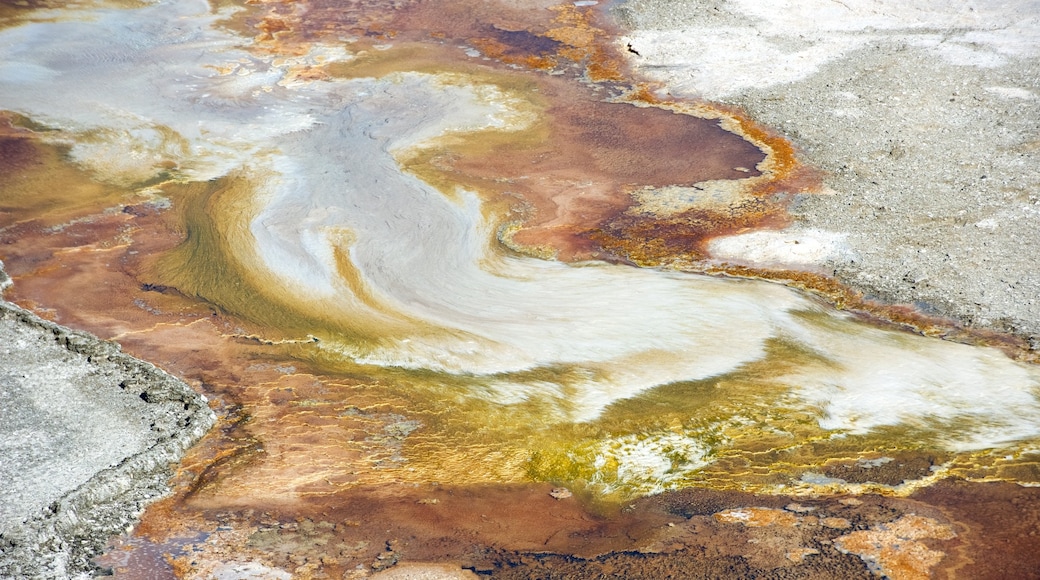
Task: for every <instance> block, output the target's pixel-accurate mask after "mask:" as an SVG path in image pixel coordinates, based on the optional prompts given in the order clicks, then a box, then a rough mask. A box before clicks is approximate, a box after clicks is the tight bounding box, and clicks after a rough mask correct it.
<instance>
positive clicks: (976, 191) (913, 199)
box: [615, 0, 1040, 348]
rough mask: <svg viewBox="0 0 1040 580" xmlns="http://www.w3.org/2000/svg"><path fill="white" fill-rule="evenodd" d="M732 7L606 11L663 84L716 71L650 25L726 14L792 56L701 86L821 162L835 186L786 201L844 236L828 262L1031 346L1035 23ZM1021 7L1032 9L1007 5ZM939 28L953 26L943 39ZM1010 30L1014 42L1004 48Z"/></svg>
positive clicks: (813, 222) (754, 39)
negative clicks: (732, 82)
mask: <svg viewBox="0 0 1040 580" xmlns="http://www.w3.org/2000/svg"><path fill="white" fill-rule="evenodd" d="M743 4H746V3H743ZM773 4H776V5H780V4H781V3H780V2H773ZM853 4H855V3H853ZM882 4H883V3H882ZM1019 4H1023V5H1025V4H1024V0H1023V2H1019ZM915 6H918V5H915ZM936 6H938V4H936ZM1008 6H1014V3H1009V4H1008ZM878 7H879V8H878V9H882V10H883V6H881V5H880V4H878ZM835 8H836V9H837V5H835ZM998 8H999V7H994V6H989V7H988V8H987V9H992V10H997V9H998ZM741 9H746V6H744V7H743V8H742V4H741V3H738V2H733V1H724V0H713V1H709V0H688V1H684V2H675V1H673V0H632V1H631V2H626V3H625V4H623V5H622V6H621V7H620V8H619V9H617V10H616V11H615V13H616V15H617V16H618V17H619V18H620V19H621V21H622V23H623V24H624V25H626V26H628V27H629V28H630V29H631V30H632V31H633V33H632V41H633V42H634V43H635V45H634V46H635V47H636V48H637V50H639V51H640V52H641V53H643V56H635V55H632V61H633V63H634V64H635V65H636V66H637V67H639V66H640V65H641V59H642V64H643V65H644V66H643V68H642V69H641V70H642V71H643V73H644V74H647V75H649V76H651V77H654V76H656V77H657V78H668V79H672V80H673V81H674V83H673V85H672V86H670V87H669V89H670V90H671V91H672V93H673V94H679V95H685V96H697V95H698V94H699V93H698V90H697V82H703V83H705V84H710V81H711V79H712V78H715V77H713V76H712V73H711V71H705V70H701V71H700V72H697V71H695V70H694V69H695V68H697V67H701V68H705V67H711V66H712V64H711V63H710V62H707V61H703V60H698V59H697V58H696V56H691V55H690V54H689V53H688V52H686V53H684V52H682V50H681V49H680V47H676V46H671V47H669V46H663V45H662V46H654V45H653V42H654V40H655V39H658V38H664V37H660V36H653V35H655V34H660V33H661V31H667V33H668V34H671V35H673V36H670V37H668V38H671V39H673V40H674V39H676V38H683V37H684V36H685V35H693V34H697V32H698V31H703V30H706V29H708V28H711V27H716V28H717V27H727V28H726V30H731V31H732V32H731V33H727V34H729V35H730V36H727V37H726V39H727V40H732V42H733V43H734V46H746V47H748V50H756V49H762V46H763V43H769V44H768V46H766V48H765V49H762V50H765V51H768V50H772V51H775V53H773V55H772V56H773V57H775V59H776V62H775V66H776V67H777V68H780V67H788V68H789V70H788V72H787V73H783V72H781V73H778V75H777V78H780V77H781V76H783V74H787V76H788V77H789V78H786V79H784V80H782V81H778V80H777V78H771V79H766V78H763V81H762V82H761V83H760V85H761V86H754V85H751V86H744V87H741V88H740V89H739V90H736V91H734V90H728V89H725V88H722V89H720V88H719V87H714V88H709V90H708V91H707V94H704V95H703V96H705V97H708V98H711V99H713V100H718V101H722V102H725V103H728V104H735V105H738V106H740V107H742V108H744V109H745V110H747V111H748V112H749V113H750V115H751V117H753V118H755V119H757V120H759V121H761V122H763V123H764V124H766V125H768V126H771V127H773V128H775V129H776V130H777V131H778V132H779V133H780V134H782V135H784V136H786V137H788V138H790V139H791V140H792V141H793V142H794V144H795V145H796V146H797V147H798V149H799V151H800V152H801V155H802V158H803V159H804V160H805V161H807V162H808V163H809V164H810V165H812V166H815V167H818V168H820V169H822V170H823V171H824V172H826V178H825V180H826V184H827V185H828V186H829V187H830V188H831V189H833V190H834V191H835V192H836V193H835V194H834V195H816V196H805V197H802V198H801V199H799V200H798V201H797V203H796V206H795V213H796V215H797V220H798V221H797V224H796V225H797V226H798V227H802V228H816V229H821V230H827V231H836V232H842V233H845V234H847V241H848V243H849V245H850V246H851V249H852V251H851V252H847V253H845V254H843V256H844V257H843V258H841V259H837V260H834V261H832V262H830V263H827V264H822V265H821V266H823V268H824V269H825V271H827V272H829V273H833V274H834V275H835V276H837V277H838V278H839V279H840V280H842V281H843V282H845V283H847V284H849V285H850V286H852V287H854V288H857V289H859V290H861V291H863V292H864V293H866V294H867V295H868V296H872V297H877V298H880V299H882V300H884V301H888V302H894V303H912V304H917V305H919V306H921V307H923V308H924V309H926V310H930V311H932V312H934V313H938V314H941V315H945V316H949V317H952V318H955V319H957V320H959V321H962V322H964V323H966V324H968V325H971V326H975V327H981V328H987V329H996V330H1000V331H1005V332H1011V333H1015V334H1017V335H1020V336H1022V337H1024V338H1026V339H1028V340H1030V341H1031V343H1032V345H1033V347H1034V348H1040V268H1038V258H1037V256H1038V255H1040V254H1038V249H1040V170H1038V166H1040V165H1038V163H1040V58H1038V57H1037V56H1036V54H1035V52H1036V50H1035V49H1036V44H1037V42H1036V38H1035V34H1034V36H1028V35H1027V36H1022V34H1024V33H1021V32H1015V31H1005V32H1001V30H1003V29H1004V27H1005V24H1006V23H1004V22H1000V23H994V24H993V28H994V30H985V31H975V30H970V29H969V30H960V29H955V28H953V27H952V25H951V26H950V27H949V28H947V29H941V28H940V29H936V28H934V27H913V26H911V24H912V23H910V22H908V23H907V25H906V27H904V28H900V27H899V22H898V21H894V24H892V25H891V26H892V27H891V28H888V29H874V28H863V29H855V27H854V24H851V23H839V24H836V25H835V28H840V27H842V26H846V27H848V30H839V31H830V32H825V33H820V34H819V35H816V36H813V35H808V34H802V33H803V32H804V31H803V30H801V29H798V28H795V29H784V28H783V26H784V25H777V24H776V23H770V22H767V21H765V20H756V19H754V18H749V17H748V16H747V15H746V14H741V13H740V10H741ZM943 9H944V8H942V7H941V6H939V7H938V8H936V10H943ZM759 10H762V9H761V8H759ZM951 10H952V8H951ZM1003 16H1005V17H1006V18H1005V19H1006V20H1007V22H1013V21H1015V18H1016V15H1014V14H1005V15H1003ZM1027 16H1028V17H1031V18H1034V19H1035V17H1036V15H1035V14H1023V15H1020V18H1019V20H1020V19H1021V17H1027ZM865 21H866V20H865ZM950 21H951V22H952V21H953V19H952V18H951V19H950ZM983 24H985V23H983ZM788 26H794V27H797V26H799V25H798V24H797V23H792V24H789V25H788ZM640 31H643V32H646V31H649V34H643V35H642V36H641V33H640ZM994 31H995V32H994ZM997 33H1002V34H1005V35H1006V36H1005V37H1002V40H1001V42H1004V43H1005V44H1001V45H995V47H994V46H988V45H984V44H973V43H971V42H967V40H964V39H978V38H984V37H982V36H979V35H980V34H990V35H992V34H997ZM741 35H743V36H741ZM843 35H844V36H843ZM857 35H858V37H857ZM852 37H857V38H854V39H853V40H851V41H849V42H847V43H845V42H843V40H842V38H852ZM947 38H949V39H953V40H956V41H957V42H956V43H955V42H952V41H951V42H949V43H947V44H948V45H949V46H947V47H945V48H943V46H942V44H943V42H945V40H946V39H947ZM986 38H988V37H986ZM937 39H938V40H937ZM641 42H642V43H641ZM1010 42H1016V43H1017V44H1015V47H1016V51H1014V52H1011V51H1009V50H1006V46H1005V45H1006V44H1007V43H1010ZM661 44H663V43H661ZM814 46H815V47H817V48H818V47H821V46H834V47H836V48H835V51H836V54H835V55H829V56H828V55H824V56H820V55H819V54H818V53H813V52H812V48H813V47H814ZM756 47H757V48H756ZM849 47H852V48H849ZM950 47H952V48H950ZM939 48H943V50H947V53H941V52H940V51H939ZM670 50H671V51H672V52H669V51H670ZM953 50H956V51H960V52H956V53H953V52H950V51H953ZM943 54H947V57H945V58H944V57H943ZM951 54H952V56H950V55H951ZM741 59H743V60H741ZM951 59H952V61H956V60H957V59H961V60H963V61H964V62H962V63H961V64H952V63H951ZM651 60H652V64H651V63H650V61H651ZM748 60H751V61H753V60H754V59H751V58H745V57H744V56H742V55H736V56H734V61H733V62H734V63H735V65H734V66H737V65H742V63H744V62H746V61H748ZM806 61H811V62H808V64H807V63H806ZM821 63H822V64H821ZM971 63H974V64H971ZM979 63H981V64H979ZM718 66H721V67H726V66H730V65H729V64H727V63H724V62H723V63H719V64H718ZM669 67H671V68H669ZM798 67H803V69H804V70H800V69H799V68H798ZM756 70H757V69H756ZM762 70H763V71H766V72H764V73H763V74H764V75H765V74H767V73H768V69H762ZM792 71H793V72H792ZM720 74H722V75H723V76H724V75H725V73H720ZM698 79H703V80H701V81H698ZM720 86H721V85H720ZM713 90H714V91H716V92H717V93H718V94H712V91H713Z"/></svg>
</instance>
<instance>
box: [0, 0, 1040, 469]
mask: <svg viewBox="0 0 1040 580" xmlns="http://www.w3.org/2000/svg"><path fill="white" fill-rule="evenodd" d="M217 19H218V15H214V14H210V13H209V12H208V8H207V6H206V5H205V3H202V2H190V1H178V2H168V3H166V2H160V3H156V4H154V5H151V6H148V7H145V8H141V9H136V10H103V9H98V10H95V11H93V12H89V13H83V14H81V15H80V17H78V18H76V19H66V20H61V21H55V22H40V23H31V24H26V25H22V26H19V27H16V28H11V29H8V30H4V31H2V32H0V63H2V64H0V108H4V109H8V110H13V111H16V112H19V113H21V114H24V115H26V116H28V117H30V118H32V119H33V120H35V121H37V122H39V123H42V124H44V125H47V126H49V127H52V128H57V129H61V131H62V135H63V137H62V138H68V137H69V136H71V141H72V150H71V155H72V158H73V160H74V161H75V162H77V163H79V164H81V165H83V166H85V167H88V168H91V169H92V170H94V171H95V172H96V173H97V174H98V175H99V176H100V177H101V178H103V179H106V180H109V181H112V182H115V183H121V184H131V183H138V182H143V181H146V180H148V179H150V178H153V177H155V176H156V175H158V173H159V171H160V169H161V163H162V162H163V161H169V160H172V161H174V162H175V163H176V164H177V166H178V170H177V172H176V174H175V176H176V178H178V179H181V180H185V181H192V180H194V181H205V180H211V179H216V178H221V177H225V176H235V177H236V178H237V179H239V180H244V181H246V182H248V183H249V186H250V187H249V189H248V191H246V192H245V193H242V192H239V193H237V194H235V196H232V199H230V200H229V202H228V203H232V202H234V203H238V204H241V207H240V208H239V209H238V210H236V211H235V212H228V213H227V214H226V216H231V218H228V219H221V220H218V224H217V227H218V229H220V233H221V236H222V237H221V239H222V240H225V243H226V244H227V245H228V247H225V248H223V250H224V251H226V252H227V254H228V255H229V256H230V258H228V259H229V260H230V261H231V262H233V263H234V265H235V268H234V269H233V270H232V271H234V272H244V273H245V274H240V275H241V276H242V280H241V282H242V286H244V287H249V286H252V287H254V288H256V287H260V288H259V290H257V291H258V292H260V293H261V294H262V295H263V296H264V297H265V300H267V301H268V303H269V304H271V305H273V306H272V308H274V309H276V310H277V309H283V310H284V311H286V312H293V313H298V314H299V315H300V316H301V319H302V320H321V321H323V323H322V324H320V325H316V326H315V328H313V329H312V332H310V334H313V335H314V336H317V337H319V338H320V342H318V343H317V344H316V346H315V347H314V348H319V349H323V351H324V352H325V353H326V354H329V355H332V356H337V357H342V358H344V359H346V360H349V361H354V362H356V363H360V364H365V365H375V366H380V367H394V368H406V369H425V370H428V371H433V372H434V373H435V374H438V375H440V376H445V377H464V378H466V379H467V380H469V381H471V382H473V381H474V380H475V381H476V382H479V383H480V384H481V388H479V389H474V391H473V393H472V396H473V397H482V398H485V399H488V400H490V401H492V402H494V403H496V404H501V405H512V404H516V403H519V402H523V401H527V400H535V399H538V400H542V399H544V400H547V401H551V402H553V404H554V405H555V409H554V411H552V412H551V413H550V415H551V416H552V420H555V421H560V422H565V421H566V422H576V421H577V422H580V421H595V420H596V419H597V418H598V417H600V416H601V415H602V413H604V411H605V410H607V409H610V408H612V406H613V408H617V406H618V405H621V406H622V408H623V406H624V401H625V400H627V399H629V398H631V397H633V396H636V395H638V394H640V393H646V392H648V391H650V390H652V389H654V388H658V387H661V386H666V385H673V384H677V383H684V382H693V381H704V380H707V379H712V378H718V379H719V380H720V381H721V380H723V379H726V378H727V377H728V378H731V379H734V380H736V379H741V380H746V377H744V375H742V374H741V373H744V372H745V371H746V370H747V369H748V368H750V366H752V365H755V364H756V363H763V362H765V363H768V364H769V365H772V366H775V369H776V371H775V373H766V375H764V376H763V375H762V374H761V373H759V374H757V375H756V378H755V381H757V383H755V385H756V386H755V387H754V389H753V391H754V392H759V391H761V392H772V393H777V392H778V393H779V394H775V395H771V396H774V399H773V400H775V401H782V402H783V407H784V408H785V409H789V410H791V412H792V413H793V414H807V415H808V416H810V417H812V418H813V420H814V421H815V423H816V425H815V429H816V430H817V431H818V432H820V433H823V434H825V435H827V434H829V435H830V436H832V437H833V436H849V435H862V434H869V433H871V432H874V431H876V430H878V429H881V428H886V427H899V428H913V429H917V430H919V431H921V432H927V433H930V435H929V437H930V441H931V442H932V444H935V445H937V446H939V447H941V448H945V449H948V450H954V451H965V450H975V449H984V448H988V447H993V446H1002V445H1011V444H1014V443H1015V442H1022V441H1029V440H1032V439H1034V438H1036V437H1038V436H1040V402H1038V398H1037V397H1038V392H1040V390H1038V387H1040V372H1038V370H1037V369H1036V368H1035V367H1032V366H1029V365H1024V364H1020V363H1016V362H1014V361H1011V360H1009V359H1007V358H1006V357H1004V356H1003V355H1002V354H1000V353H999V352H996V351H993V350H990V349H985V348H977V347H969V346H964V345H959V344H952V343H947V342H942V341H938V340H933V339H926V338H921V337H917V336H911V335H907V334H901V333H895V332H889V331H882V330H878V329H876V328H872V327H868V326H865V325H862V324H860V323H857V322H855V321H853V320H852V319H850V318H849V317H847V316H845V315H843V314H842V313H839V312H836V311H832V310H829V309H827V308H825V307H823V306H821V305H820V304H818V303H817V302H815V301H813V300H811V299H809V298H807V297H806V296H804V295H802V294H800V293H798V292H796V291H793V290H790V289H787V288H785V287H782V286H778V285H775V284H770V283H766V282H759V281H741V280H725V279H716V278H709V277H704V276H698V275H689V274H683V273H676V272H670V271H658V270H648V269H637V268H631V267H626V266H618V265H609V264H604V263H591V262H590V263H583V264H575V265H568V264H563V263H559V262H554V261H545V260H538V259H534V258H530V257H525V256H518V255H515V254H512V253H509V252H507V251H505V250H504V249H502V248H501V247H500V246H499V245H498V243H497V241H496V240H497V238H496V235H497V231H498V228H500V227H501V226H502V225H503V221H502V220H503V219H504V218H503V217H502V216H501V215H498V214H497V213H496V212H495V211H493V210H492V209H490V207H489V206H488V205H487V203H486V202H485V201H484V200H482V199H481V198H480V196H479V195H478V194H477V193H475V192H468V191H465V190H462V189H458V190H456V191H448V192H443V191H440V190H438V189H436V188H434V187H432V186H431V185H429V184H427V183H424V182H423V181H421V180H420V179H418V178H417V177H415V176H413V175H411V174H408V173H404V172H402V170H401V168H400V166H399V163H398V159H400V158H402V156H405V155H407V154H409V152H414V151H415V150H416V149H421V148H424V147H435V146H437V143H438V139H441V138H442V137H444V136H445V135H462V134H477V133H479V132H480V131H484V130H489V129H495V130H510V131H522V130H523V129H524V128H525V127H528V126H529V125H530V124H531V123H532V122H533V116H534V115H536V114H537V111H536V110H535V108H534V107H533V106H532V105H531V104H530V103H529V102H528V101H526V100H525V99H524V97H523V95H516V94H511V93H510V92H509V91H508V90H507V89H505V88H502V87H498V86H495V85H493V84H489V83H488V82H487V81H483V80H481V79H480V78H478V77H476V76H474V77H472V78H468V77H467V76H466V75H462V74H460V73H452V74H448V73H444V74H431V73H418V72H412V73H395V74H392V75H388V76H386V77H383V78H359V79H341V80H333V81H323V82H310V83H305V82H288V81H287V76H286V75H287V70H288V67H290V66H294V65H298V64H301V63H303V64H306V63H307V62H308V58H317V56H316V55H320V56H321V57H323V58H329V57H330V55H331V57H332V58H337V56H336V55H337V51H336V50H335V49H334V48H332V47H321V46H319V47H315V48H314V49H313V51H312V53H311V55H310V56H305V57H299V58H297V59H295V60H292V61H284V60H283V61H278V60H276V59H274V58H271V57H263V56H257V55H256V54H251V53H249V52H247V51H246V50H245V49H244V48H243V47H244V46H245V45H246V44H247V41H246V40H244V39H242V38H239V37H236V36H234V35H233V34H231V33H229V32H227V31H223V30H221V29H219V28H217V27H215V26H214V24H215V22H216V21H217ZM53 39H61V42H54V41H53ZM338 58H343V59H349V58H350V56H349V55H347V54H345V53H344V54H341V55H340V56H339V57H338ZM229 71H230V72H229ZM222 215H223V214H222ZM209 275H210V276H213V277H219V276H227V275H229V274H228V273H227V272H219V271H213V272H210V273H209ZM226 287H230V286H225V288H226ZM207 297H208V298H209V299H210V300H213V301H214V302H217V303H219V304H233V303H234V301H233V300H231V299H230V298H229V297H227V296H220V295H211V296H207ZM253 315H254V316H259V317H260V318H263V314H255V313H253ZM267 322H269V323H271V324H275V318H274V317H272V318H271V320H269V321H267ZM776 345H783V347H784V348H782V349H777V348H776ZM778 352H779V353H797V354H789V355H787V357H786V358H784V356H785V355H783V354H777V353H778ZM532 371H534V372H532ZM742 377H743V378H742ZM721 384H722V383H720V385H721ZM719 388H720V389H721V388H722V387H719ZM732 396H733V397H740V396H744V395H740V394H739V393H737V392H734V394H733V395H732ZM731 403H732V404H733V405H735V406H738V407H739V405H740V403H741V401H740V400H733V401H731ZM741 417H742V415H741V413H740V412H736V413H732V414H731V415H730V416H728V417H727V418H726V419H725V420H724V421H721V422H720V423H718V424H717V425H715V426H714V427H712V426H708V427H705V428H703V429H701V430H691V429H687V430H685V431H681V432H678V433H676V432H668V433H664V434H657V435H653V434H645V433H644V434H640V433H630V434H626V435H623V436H618V437H616V438H613V439H606V440H600V441H596V442H593V443H591V444H589V445H591V446H586V447H585V448H583V449H582V450H574V449H572V450H570V451H568V457H569V458H570V460H571V461H577V462H583V461H584V462H585V463H586V464H587V465H586V466H587V467H588V468H590V469H592V470H593V471H595V470H597V469H600V468H603V467H604V466H606V465H607V464H608V463H609V464H610V465H612V466H613V467H611V469H613V470H615V475H616V478H617V479H619V480H632V481H641V482H651V483H652V482H654V481H656V482H658V483H660V482H661V481H666V480H669V479H674V478H676V477H677V474H680V475H681V474H682V473H685V472H688V471H692V470H697V469H701V468H703V467H704V466H706V465H708V464H710V463H711V451H712V449H713V447H712V446H713V445H717V444H718V443H717V442H718V440H720V437H719V436H718V432H719V429H722V425H723V423H724V424H725V425H729V426H730V427H732V425H733V424H734V421H737V420H743V419H741ZM777 421H778V422H777V424H776V428H777V429H781V428H785V427H784V425H783V423H782V421H783V418H782V417H781V418H779V419H777ZM727 428H729V427H727ZM713 429H714V431H713ZM712 433H714V435H712V437H713V438H714V439H712V440H714V441H716V443H713V444H709V443H707V441H708V435H710V434H712ZM721 439H725V437H721ZM583 453H584V455H583ZM677 458H678V459H677ZM597 477H599V476H596V475H593V476H591V479H592V480H596V478H597Z"/></svg>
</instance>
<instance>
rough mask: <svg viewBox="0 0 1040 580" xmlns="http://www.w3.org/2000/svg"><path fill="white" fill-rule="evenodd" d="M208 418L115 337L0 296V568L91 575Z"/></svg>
mask: <svg viewBox="0 0 1040 580" xmlns="http://www.w3.org/2000/svg"><path fill="white" fill-rule="evenodd" d="M0 272H2V270H0ZM4 280H6V275H4ZM2 285H3V284H2V283H0V286H2ZM214 419H215V417H214V415H213V412H212V411H211V410H210V409H209V407H208V406H207V405H206V402H205V399H204V398H203V397H201V396H200V395H198V394H196V393H195V392H194V391H192V390H191V389H190V388H189V387H188V386H187V385H185V384H184V383H182V382H180V381H178V380H176V379H174V378H173V377H171V376H169V375H167V374H166V373H164V372H162V371H161V370H159V369H157V368H155V367H154V366H152V365H151V364H149V363H146V362H143V361H140V360H137V359H135V358H133V357H130V356H128V355H126V354H124V353H122V352H120V350H119V347H118V345H115V344H113V343H110V342H106V341H102V340H99V339H97V338H95V337H92V336H90V335H87V334H84V333H80V332H74V331H71V330H68V329H66V328H63V327H61V326H58V325H56V324H53V323H50V322H48V321H45V320H42V319H40V318H39V317H37V316H35V315H33V314H31V313H29V312H27V311H25V310H23V309H21V308H18V307H17V306H14V305H12V304H9V303H7V302H2V301H0V456H2V458H3V461H0V578H69V577H75V576H77V575H88V574H90V573H91V572H92V571H93V570H94V569H95V568H96V567H95V566H94V565H93V564H92V563H91V561H90V560H91V558H93V557H94V556H96V555H97V554H99V553H100V551H101V550H102V549H103V547H104V544H105V542H106V541H107V539H108V537H110V536H111V535H113V534H116V533H119V532H121V531H123V530H124V529H125V528H126V527H127V526H128V525H130V524H131V523H132V522H133V521H134V519H136V517H137V516H138V515H139V514H140V511H141V510H142V509H143V508H144V506H145V505H147V504H148V503H150V502H151V501H153V500H154V499H156V498H158V497H161V496H162V495H163V494H164V493H166V492H167V491H168V489H167V485H166V482H167V480H168V479H169V477H170V475H172V469H171V464H172V463H173V462H176V461H177V460H178V459H179V458H180V457H181V455H182V454H183V453H184V451H185V450H186V449H187V448H188V446H190V445H191V444H192V443H194V442H195V441H196V440H198V439H199V438H200V437H201V436H202V435H203V434H204V433H205V432H206V431H207V430H208V429H209V427H210V426H212V424H213V422H214Z"/></svg>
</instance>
